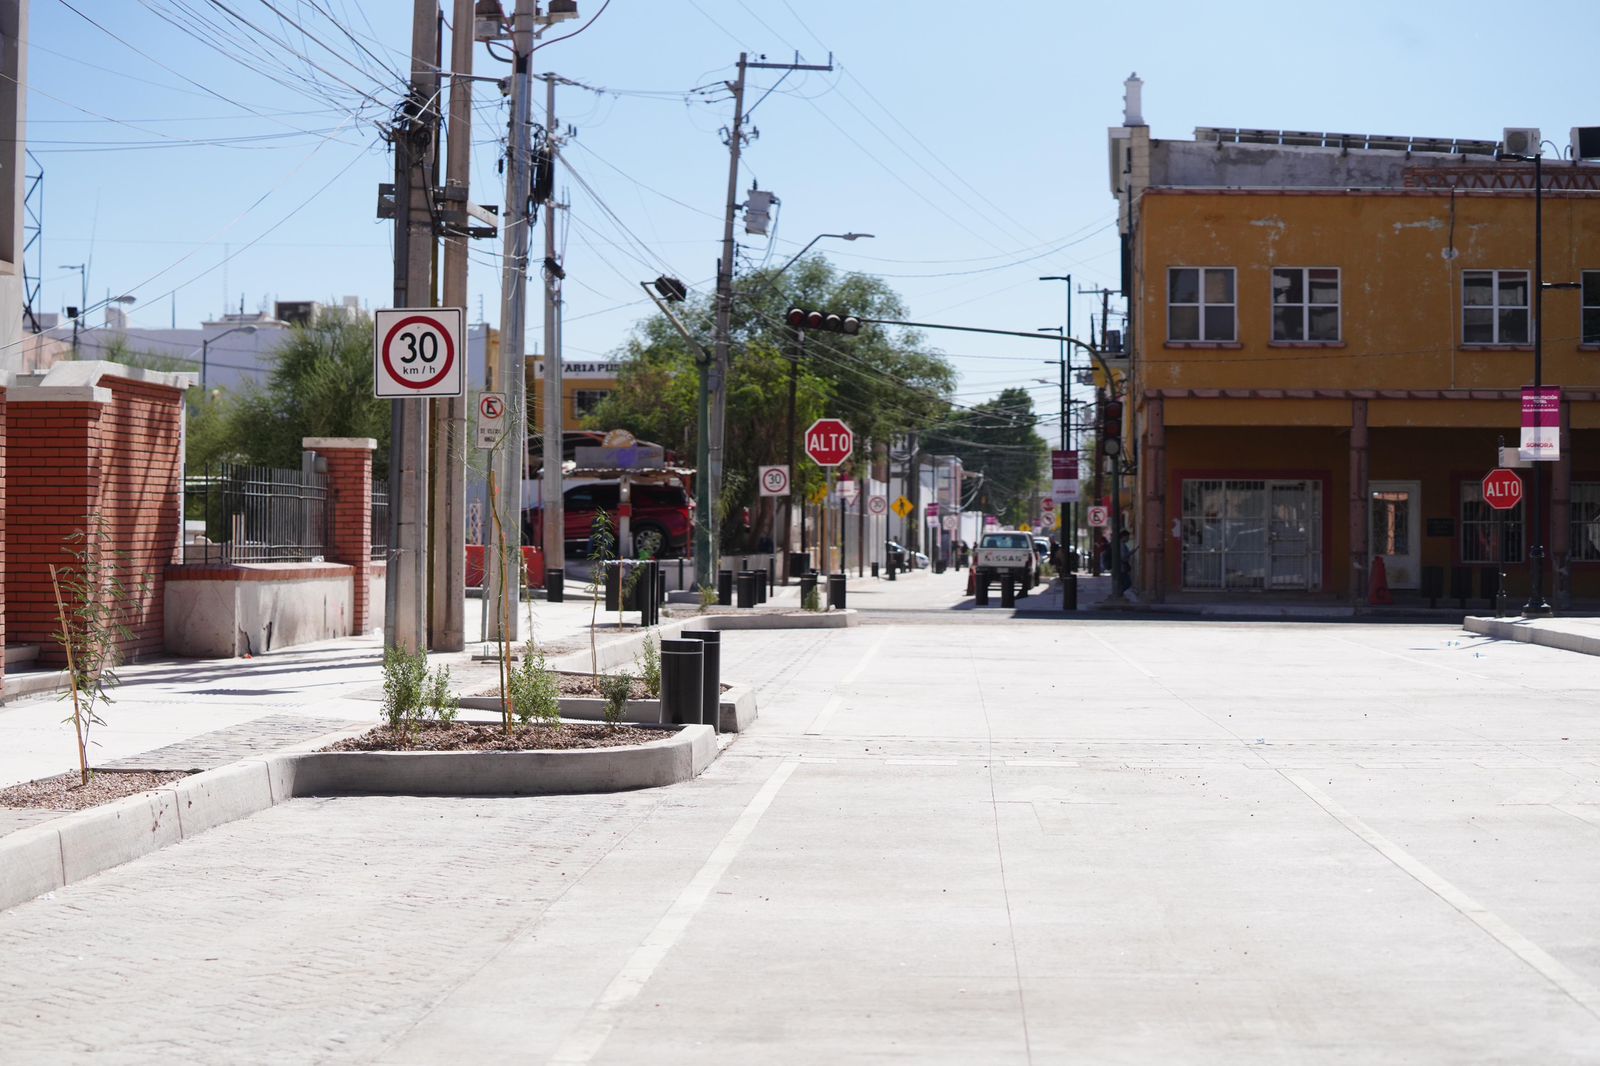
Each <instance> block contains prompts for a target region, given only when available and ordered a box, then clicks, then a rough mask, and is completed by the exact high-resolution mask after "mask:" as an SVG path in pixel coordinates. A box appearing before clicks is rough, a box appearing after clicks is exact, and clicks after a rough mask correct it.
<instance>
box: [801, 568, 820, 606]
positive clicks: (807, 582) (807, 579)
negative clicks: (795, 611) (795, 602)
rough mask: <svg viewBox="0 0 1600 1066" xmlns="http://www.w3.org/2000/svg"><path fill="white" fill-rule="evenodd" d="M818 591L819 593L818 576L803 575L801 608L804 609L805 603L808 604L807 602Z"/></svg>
mask: <svg viewBox="0 0 1600 1066" xmlns="http://www.w3.org/2000/svg"><path fill="white" fill-rule="evenodd" d="M816 591H817V575H816V574H810V573H807V574H801V575H800V606H802V607H804V606H805V603H806V600H807V599H808V598H809V597H810V596H811V595H812V594H813V593H814V592H816Z"/></svg>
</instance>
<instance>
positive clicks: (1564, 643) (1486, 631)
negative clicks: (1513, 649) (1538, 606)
mask: <svg viewBox="0 0 1600 1066" xmlns="http://www.w3.org/2000/svg"><path fill="white" fill-rule="evenodd" d="M1538 622H1539V620H1538V619H1529V618H1521V619H1515V620H1509V619H1505V618H1482V617H1477V616H1469V617H1467V618H1463V619H1462V620H1461V625H1462V628H1464V629H1466V630H1467V631H1468V632H1469V633H1477V634H1479V635H1481V636H1485V637H1494V638H1495V639H1497V640H1520V641H1522V642H1523V643H1524V644H1541V645H1543V646H1544V647H1547V648H1557V649H1559V650H1561V651H1575V652H1577V653H1579V654H1580V655H1600V637H1591V636H1589V635H1587V634H1584V633H1569V632H1566V631H1565V630H1561V629H1545V628H1543V627H1541V626H1540V625H1539V624H1538Z"/></svg>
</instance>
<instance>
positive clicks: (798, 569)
mask: <svg viewBox="0 0 1600 1066" xmlns="http://www.w3.org/2000/svg"><path fill="white" fill-rule="evenodd" d="M810 569H811V553H810V552H790V553H789V580H791V581H799V580H800V578H801V577H802V576H803V575H804V574H806V573H807V572H808V571H809V570H810Z"/></svg>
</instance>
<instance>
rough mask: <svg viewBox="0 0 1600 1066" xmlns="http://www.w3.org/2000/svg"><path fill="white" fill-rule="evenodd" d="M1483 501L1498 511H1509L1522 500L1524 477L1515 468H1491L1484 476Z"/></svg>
mask: <svg viewBox="0 0 1600 1066" xmlns="http://www.w3.org/2000/svg"><path fill="white" fill-rule="evenodd" d="M1483 502H1484V503H1486V504H1488V505H1489V506H1490V507H1493V508H1494V509H1495V510H1496V511H1509V510H1511V509H1512V508H1513V507H1515V506H1516V505H1517V504H1519V503H1521V502H1522V478H1520V477H1518V476H1517V472H1516V471H1515V470H1491V471H1489V473H1488V474H1486V475H1484V478H1483Z"/></svg>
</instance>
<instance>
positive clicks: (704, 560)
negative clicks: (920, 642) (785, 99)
mask: <svg viewBox="0 0 1600 1066" xmlns="http://www.w3.org/2000/svg"><path fill="white" fill-rule="evenodd" d="M832 69H833V55H832V54H831V53H830V54H829V56H828V62H827V63H826V64H824V65H818V64H806V63H801V62H800V56H799V54H798V53H796V54H795V61H794V62H793V63H767V62H764V61H762V62H751V61H750V58H749V55H748V54H747V53H745V52H740V53H739V73H738V76H737V77H736V78H735V79H734V80H733V81H731V82H728V83H727V86H728V90H729V91H730V92H731V93H733V125H732V126H730V127H728V129H727V134H728V196H727V199H726V200H725V201H724V208H723V218H722V258H721V259H719V260H718V261H717V295H716V333H715V336H714V339H713V343H712V356H711V366H710V367H708V368H706V370H707V372H706V373H703V374H702V376H701V378H700V437H699V441H698V442H697V447H696V451H697V453H698V454H697V455H696V457H695V467H696V469H695V508H696V511H697V521H696V524H695V544H694V566H695V576H696V577H697V579H698V580H699V581H700V582H701V583H702V584H704V583H705V582H706V581H708V580H714V579H715V577H716V575H715V574H714V573H713V572H712V571H713V569H714V567H715V564H716V554H717V543H716V541H717V532H718V527H719V526H720V525H721V523H720V522H718V520H717V510H718V503H719V502H720V500H721V498H722V467H723V442H724V440H725V437H726V429H727V424H728V389H727V384H728V342H729V338H728V332H729V328H730V320H731V318H732V311H733V252H734V245H733V222H734V216H735V215H736V214H737V213H738V211H739V153H740V151H741V150H742V149H743V147H744V141H745V132H744V120H745V113H744V82H745V72H746V71H747V70H786V71H787V70H832ZM754 135H755V133H754V132H752V136H754ZM547 384H548V383H547ZM789 473H790V477H793V476H794V470H793V467H792V464H791V468H790V472H789Z"/></svg>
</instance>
